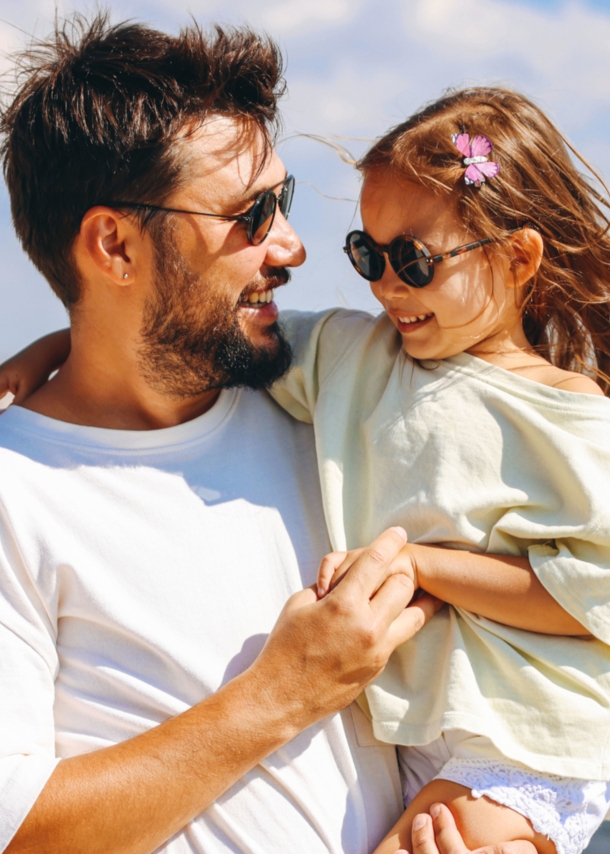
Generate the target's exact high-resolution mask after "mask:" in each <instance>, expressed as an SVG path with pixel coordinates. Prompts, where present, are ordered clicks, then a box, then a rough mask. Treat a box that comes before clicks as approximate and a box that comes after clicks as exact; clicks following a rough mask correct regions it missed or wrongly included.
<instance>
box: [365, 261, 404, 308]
mask: <svg viewBox="0 0 610 854" xmlns="http://www.w3.org/2000/svg"><path fill="white" fill-rule="evenodd" d="M373 285H374V286H375V287H374V289H375V291H376V292H377V293H378V294H379V295H380V296H382V297H383V298H384V299H392V298H393V297H398V296H402V297H405V296H406V295H407V294H408V293H409V292H410V288H409V286H408V285H407V284H405V283H404V282H403V281H402V280H401V279H399V278H398V276H397V275H396V273H395V272H394V270H393V269H392V267H391V265H390V264H388V263H386V265H385V270H384V271H383V276H382V277H381V279H379V281H378V282H373Z"/></svg>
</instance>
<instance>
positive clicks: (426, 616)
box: [387, 593, 445, 649]
mask: <svg viewBox="0 0 610 854" xmlns="http://www.w3.org/2000/svg"><path fill="white" fill-rule="evenodd" d="M444 604H445V603H444V602H443V601H441V600H440V599H437V598H436V597H434V596H430V595H429V594H428V593H424V595H423V596H420V597H419V599H418V600H417V601H416V602H413V604H411V605H409V606H408V607H406V608H404V609H403V610H402V611H401V612H400V614H398V616H397V617H396V618H395V619H394V621H393V622H392V624H391V626H390V627H389V629H388V633H387V643H388V645H389V646H390V648H391V649H396V647H399V646H400V645H401V644H403V643H406V642H407V641H409V640H411V638H412V637H413V636H414V635H416V634H417V633H418V631H419V630H420V629H423V627H424V626H425V625H426V623H429V622H430V620H431V619H432V617H433V616H434V615H435V614H436V612H437V611H440V609H441V608H442V607H443V605H444Z"/></svg>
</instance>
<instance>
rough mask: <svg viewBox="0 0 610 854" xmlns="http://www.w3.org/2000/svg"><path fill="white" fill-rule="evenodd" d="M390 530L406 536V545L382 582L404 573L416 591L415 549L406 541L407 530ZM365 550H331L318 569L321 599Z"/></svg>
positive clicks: (319, 595)
mask: <svg viewBox="0 0 610 854" xmlns="http://www.w3.org/2000/svg"><path fill="white" fill-rule="evenodd" d="M390 530H393V531H396V532H397V533H399V534H400V536H401V537H403V538H404V540H405V545H404V547H403V548H402V549H401V550H400V552H399V553H398V555H397V556H396V557H395V558H394V560H393V561H392V562H391V564H390V565H389V567H388V570H387V572H386V574H385V575H384V576H383V578H382V579H380V583H383V581H385V579H386V578H388V577H389V576H390V575H396V574H398V573H402V574H403V575H406V576H407V577H408V578H409V579H410V580H411V583H412V584H413V590H414V591H415V590H417V588H418V586H419V585H418V580H417V566H416V563H415V557H414V553H413V549H412V548H411V547H410V546H409V545H408V544H407V543H406V539H407V534H406V531H404V529H403V528H391V529H390ZM364 551H365V549H353V550H352V551H349V552H331V553H330V554H327V555H326V557H324V558H323V559H322V563H321V564H320V569H319V570H318V581H317V593H318V597H319V598H320V599H322V597H324V596H326V594H327V593H328V592H329V591H330V590H332V589H333V587H335V586H336V585H337V584H338V583H339V582H340V581H341V579H342V578H343V576H344V575H345V574H346V572H347V571H348V569H349V568H350V567H351V566H352V564H353V563H354V562H355V561H356V560H357V559H358V558H359V557H360V555H361V554H362V553H363V552H364ZM369 556H370V555H369Z"/></svg>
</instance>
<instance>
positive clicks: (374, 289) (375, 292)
mask: <svg viewBox="0 0 610 854" xmlns="http://www.w3.org/2000/svg"><path fill="white" fill-rule="evenodd" d="M369 284H370V286H371V293H372V294H373V296H374V297H375V299H376V300H377V301H378V302H380V303H381V305H382V306H383V307H384V308H385V303H384V301H383V298H382V296H381V293H380V291H379V288H377V284H378V283H377V282H369Z"/></svg>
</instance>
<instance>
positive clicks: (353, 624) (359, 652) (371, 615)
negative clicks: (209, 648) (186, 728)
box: [244, 528, 442, 731]
mask: <svg viewBox="0 0 610 854" xmlns="http://www.w3.org/2000/svg"><path fill="white" fill-rule="evenodd" d="M405 540H406V534H405V532H404V531H403V530H402V529H400V528H390V529H389V530H388V531H385V532H384V533H383V534H382V535H381V536H380V537H378V538H377V539H376V540H375V541H374V542H373V543H372V544H371V546H369V547H368V548H366V549H359V550H358V551H357V552H350V553H349V555H350V559H349V566H348V567H346V568H345V573H346V574H345V577H344V578H343V581H342V583H341V584H340V585H338V586H336V587H335V588H334V589H333V590H331V592H330V593H329V594H328V595H327V596H325V597H324V598H323V599H318V598H317V596H316V593H315V592H314V590H312V589H308V590H304V591H301V592H300V593H297V594H296V595H294V596H293V597H292V598H291V599H290V600H289V601H288V603H287V605H286V607H285V608H284V610H283V612H282V614H281V615H280V617H279V619H278V622H277V624H276V626H275V628H274V630H273V631H272V633H271V635H270V637H269V640H268V642H267V644H266V646H265V648H264V650H263V651H262V653H261V655H260V656H259V658H258V659H257V661H256V662H255V663H254V665H253V666H252V668H250V671H249V675H250V676H252V675H254V674H256V675H257V678H258V681H259V684H260V691H261V692H262V693H263V694H265V693H266V694H267V695H268V696H269V699H270V701H271V702H273V704H274V705H275V706H276V707H278V705H279V707H281V708H285V709H286V710H287V711H288V712H289V714H288V718H287V719H288V720H290V721H291V722H292V724H293V725H294V727H295V731H299V730H301V729H303V728H304V727H305V726H309V725H310V724H312V723H313V722H314V721H316V720H319V719H320V718H322V717H324V716H326V715H328V714H331V713H332V712H334V711H338V710H339V709H342V708H344V707H345V706H347V705H348V704H349V703H350V702H351V701H352V700H354V699H355V698H356V697H357V696H358V694H359V693H360V692H361V691H362V689H363V688H364V687H365V686H366V685H368V684H369V682H371V681H372V680H373V679H375V677H377V676H378V675H379V674H380V673H381V671H382V670H383V668H384V667H385V664H386V662H387V660H388V658H389V656H390V655H391V653H392V652H393V651H394V649H396V647H397V646H399V645H400V644H402V643H405V642H406V641H407V640H409V639H410V638H412V637H413V635H415V634H416V633H417V632H418V631H419V630H420V629H421V628H422V626H424V625H425V623H426V622H427V621H428V620H429V619H430V618H431V617H432V616H433V615H434V613H435V612H436V611H437V610H438V609H439V608H440V607H441V605H442V603H441V602H440V601H439V600H437V599H434V598H433V597H431V596H428V595H426V596H422V597H421V598H420V599H418V600H417V602H415V603H413V604H412V605H409V603H410V602H411V600H412V598H413V593H414V591H415V587H414V579H413V576H412V575H410V574H409V573H408V572H406V571H405V572H392V566H393V564H394V563H395V562H396V561H397V559H398V556H399V555H400V553H401V551H402V550H403V547H404V544H405ZM348 570H349V571H348ZM278 674H279V678H278ZM244 675H245V674H244Z"/></svg>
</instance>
